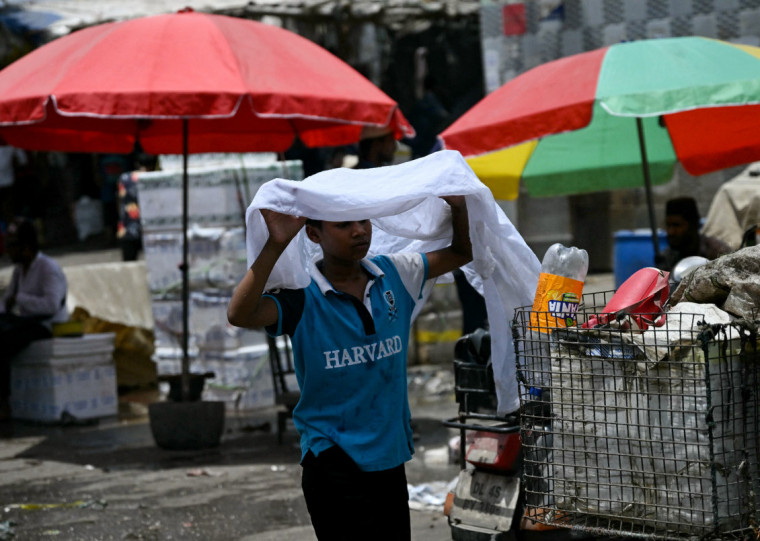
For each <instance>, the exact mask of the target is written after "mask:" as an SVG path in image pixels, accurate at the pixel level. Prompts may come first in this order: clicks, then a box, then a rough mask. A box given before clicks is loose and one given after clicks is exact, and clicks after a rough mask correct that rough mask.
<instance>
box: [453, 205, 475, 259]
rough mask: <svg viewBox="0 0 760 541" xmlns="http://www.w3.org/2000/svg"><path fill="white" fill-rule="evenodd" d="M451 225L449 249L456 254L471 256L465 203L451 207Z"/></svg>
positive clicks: (468, 220) (468, 221)
mask: <svg viewBox="0 0 760 541" xmlns="http://www.w3.org/2000/svg"><path fill="white" fill-rule="evenodd" d="M451 227H452V229H453V232H452V239H451V249H452V250H453V251H455V252H456V253H458V254H461V255H463V256H467V257H468V258H472V242H471V241H470V218H469V215H468V212H467V203H464V202H463V203H462V204H461V205H458V206H452V207H451Z"/></svg>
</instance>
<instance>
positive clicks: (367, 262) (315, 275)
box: [309, 257, 385, 295]
mask: <svg viewBox="0 0 760 541" xmlns="http://www.w3.org/2000/svg"><path fill="white" fill-rule="evenodd" d="M317 263H319V262H318V261H312V262H311V263H310V265H309V273H310V274H311V277H312V279H313V280H314V281H315V282H316V284H317V287H319V290H320V291H321V292H322V295H327V293H328V292H329V291H336V290H335V288H334V287H333V286H332V284H330V282H329V281H328V280H327V278H325V276H324V274H322V271H320V270H319V267H317ZM361 264H362V267H364V268H365V269H366V270H367V272H369V274H370V276H371V277H372V278H371V279H370V280H371V281H374V280H376V279H377V278H380V277H382V276H385V273H384V272H383V271H382V269H380V267H378V266H377V265H375V263H374V262H373V261H372V260H371V259H368V258H366V257H365V258H364V259H362V261H361Z"/></svg>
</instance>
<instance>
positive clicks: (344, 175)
mask: <svg viewBox="0 0 760 541" xmlns="http://www.w3.org/2000/svg"><path fill="white" fill-rule="evenodd" d="M445 195H464V196H465V198H466V201H467V209H468V214H469V221H470V239H471V241H472V251H473V261H472V262H471V263H469V264H468V265H466V266H465V267H463V268H462V270H463V271H464V273H465V276H466V277H467V279H468V281H469V282H470V283H471V284H472V285H473V286H474V287H475V288H476V289H477V290H478V291H479V292H480V293H481V294H483V295H484V297H485V300H486V309H487V310H488V321H489V326H490V333H491V360H492V365H493V369H494V379H495V380H496V394H497V398H498V411H499V413H500V414H506V413H511V412H513V411H514V410H516V409H517V408H518V407H519V397H518V387H517V377H516V365H515V352H514V346H513V342H512V331H511V321H512V318H513V315H514V309H515V308H516V307H518V306H526V305H532V304H533V298H534V296H535V292H536V285H537V283H538V275H539V273H540V271H541V263H540V262H539V260H538V258H537V257H536V255H535V254H534V253H533V251H532V250H531V249H530V247H528V245H527V244H526V243H525V241H524V240H523V238H522V236H521V235H520V234H519V233H518V232H517V229H516V228H515V227H514V226H513V225H512V223H511V222H510V221H509V218H507V216H506V215H505V214H504V211H502V209H501V208H500V207H499V206H498V205H497V204H496V201H494V198H493V195H492V193H491V191H490V190H489V189H488V187H486V186H485V185H484V184H483V183H482V182H480V180H479V179H478V178H477V176H475V173H473V171H472V169H471V168H470V166H469V165H468V164H467V162H466V161H465V160H464V158H462V156H461V154H459V152H457V151H453V150H441V151H439V152H436V153H433V154H430V155H428V156H425V157H423V158H419V159H417V160H413V161H409V162H405V163H401V164H398V165H392V166H387V167H377V168H374V169H346V168H339V169H330V170H327V171H323V172H321V173H317V174H315V175H312V176H310V177H308V178H306V179H304V180H303V181H292V180H284V179H274V180H271V181H269V182H267V183H265V184H263V185H262V186H261V187H260V188H259V190H258V191H257V192H256V195H255V197H254V198H253V202H252V203H251V205H250V206H249V207H248V210H247V212H246V226H247V239H246V243H247V255H248V264H249V265H251V264H253V261H254V260H255V259H256V257H257V256H258V254H259V253H260V252H261V249H262V247H263V246H264V244H265V242H266V240H267V237H268V231H267V227H266V224H265V222H264V218H263V217H262V215H261V212H260V210H261V209H270V210H274V211H277V212H281V213H284V214H290V215H295V216H306V217H308V218H312V219H315V220H328V221H352V220H364V219H370V220H371V221H372V225H373V234H372V244H371V246H370V255H374V254H387V253H396V252H409V251H414V252H430V251H433V250H437V249H439V248H444V247H446V246H448V245H449V244H450V242H451V235H452V229H451V214H450V210H449V206H448V205H447V204H446V202H445V201H444V200H443V199H441V198H440V197H441V196H445ZM320 256H321V253H320V251H319V246H318V245H316V244H314V243H313V242H311V241H310V240H308V238H307V237H306V234H305V232H304V230H302V231H301V232H299V234H298V236H297V237H296V238H295V239H294V240H293V241H292V242H291V243H290V245H289V246H288V247H287V249H286V250H285V252H284V253H283V254H282V256H281V257H280V259H279V260H278V262H277V264H276V265H275V267H274V269H273V271H272V274H271V275H270V278H269V281H268V282H267V286H266V288H267V289H272V288H303V287H306V286H307V285H308V284H309V282H310V277H309V268H310V265H312V264H313V262H314V261H315V260H316V259H318V258H319V257H320ZM431 286H432V281H431ZM429 289H430V288H428V293H429ZM452 358H453V351H452Z"/></svg>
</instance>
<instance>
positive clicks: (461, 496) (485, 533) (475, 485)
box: [443, 329, 582, 541]
mask: <svg viewBox="0 0 760 541" xmlns="http://www.w3.org/2000/svg"><path fill="white" fill-rule="evenodd" d="M490 349H491V348H490V335H489V334H488V332H487V331H485V330H483V329H478V330H476V331H475V332H473V333H471V334H468V335H465V336H463V337H462V338H460V339H459V340H458V341H457V343H456V345H455V349H454V378H455V389H456V400H457V403H458V404H459V415H458V416H457V417H454V418H452V419H447V420H445V421H443V424H444V425H445V426H447V427H449V428H455V429H458V430H459V465H460V472H459V477H458V479H457V483H456V486H455V488H454V490H453V491H452V492H451V493H449V494H448V497H447V501H446V505H445V506H444V513H445V515H446V516H447V517H448V522H449V526H450V528H451V537H452V540H453V541H503V540H515V539H546V540H563V539H580V538H581V537H582V536H580V535H579V534H578V533H577V532H573V531H571V530H569V529H567V528H558V527H551V526H547V525H545V524H541V523H539V522H536V521H534V520H531V518H529V517H527V516H524V509H525V503H526V499H527V500H530V498H535V496H533V495H531V494H526V491H525V489H524V483H523V478H524V476H526V475H527V476H531V477H532V478H534V479H537V478H540V472H530V471H526V470H525V463H524V461H523V451H522V449H523V444H522V442H521V439H520V438H521V433H520V428H521V427H520V419H519V416H518V415H511V416H506V417H505V416H500V415H497V413H496V389H495V383H494V378H493V370H492V367H491V363H490ZM547 404H548V402H546V401H545V400H536V402H535V406H534V407H535V408H545V407H546V406H547ZM531 418H534V419H546V426H542V425H541V424H540V423H539V424H538V425H537V426H535V427H534V428H533V429H532V430H525V429H523V434H522V437H523V438H528V439H530V443H531V444H535V443H536V442H538V441H540V439H541V438H551V432H550V430H549V426H548V423H549V419H550V415H549V413H548V412H543V413H542V412H541V411H534V412H531ZM545 447H550V444H549V445H547V446H545ZM532 503H533V504H534V505H535V504H536V502H532ZM539 503H540V502H539Z"/></svg>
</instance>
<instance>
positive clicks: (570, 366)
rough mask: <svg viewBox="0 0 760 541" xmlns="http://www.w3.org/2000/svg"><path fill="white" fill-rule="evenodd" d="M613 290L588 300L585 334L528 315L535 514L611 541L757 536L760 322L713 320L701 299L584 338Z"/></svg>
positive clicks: (527, 426) (523, 351) (525, 412)
mask: <svg viewBox="0 0 760 541" xmlns="http://www.w3.org/2000/svg"><path fill="white" fill-rule="evenodd" d="M612 294H613V292H604V293H595V294H590V295H584V296H583V298H582V301H581V303H580V306H579V307H578V312H577V326H576V327H570V328H557V329H555V328H551V327H550V323H549V322H550V321H551V317H549V316H550V315H551V316H553V315H554V314H548V313H541V314H536V313H535V312H534V311H532V307H523V308H519V309H517V310H516V311H515V317H514V321H513V333H514V338H515V349H516V352H517V362H518V378H519V380H520V403H521V416H520V431H521V437H522V445H523V452H524V461H525V466H524V473H523V475H524V484H525V491H526V508H527V510H526V516H528V517H530V518H531V519H533V520H535V521H537V522H540V523H543V524H547V525H552V526H564V527H569V528H572V529H573V530H581V531H587V532H592V533H596V534H599V535H613V536H625V537H641V538H649V539H748V538H757V537H758V533H759V532H760V525H758V522H757V521H758V518H759V517H758V504H757V502H756V499H757V498H758V497H760V476H759V472H758V449H759V448H760V426H759V425H760V412H759V411H758V408H759V407H760V404H758V391H759V390H760V381H758V380H759V377H758V372H759V371H760V368H759V363H758V361H760V358H759V357H758V350H757V345H758V337H757V332H756V331H757V323H758V322H752V321H745V320H735V321H730V322H729V321H728V320H726V321H725V322H724V323H713V324H710V323H708V322H709V321H710V320H711V319H710V318H709V317H706V315H705V313H703V311H702V310H701V308H705V307H707V306H711V305H695V304H691V303H687V304H679V305H677V306H676V308H679V307H682V306H683V307H682V308H680V310H679V311H677V312H676V311H673V312H669V313H668V314H667V315H666V317H664V318H660V314H650V315H649V316H648V317H647V315H644V316H643V317H644V319H643V320H642V319H641V316H635V317H631V316H625V317H621V318H618V319H613V320H612V321H609V322H606V323H605V324H603V325H598V326H596V327H593V328H583V324H584V323H585V322H593V321H594V320H595V319H596V318H598V316H599V315H600V314H601V312H602V308H603V307H604V306H605V305H606V304H607V302H608V301H609V299H610V298H611V297H612ZM691 309H700V310H694V311H693V312H689V311H687V310H691ZM723 314H725V313H723ZM537 316H538V317H537ZM598 321H603V318H599V319H598ZM643 321H649V322H655V321H656V322H657V324H651V323H650V324H649V325H646V324H643ZM589 327H590V326H589ZM642 329H646V330H642Z"/></svg>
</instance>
